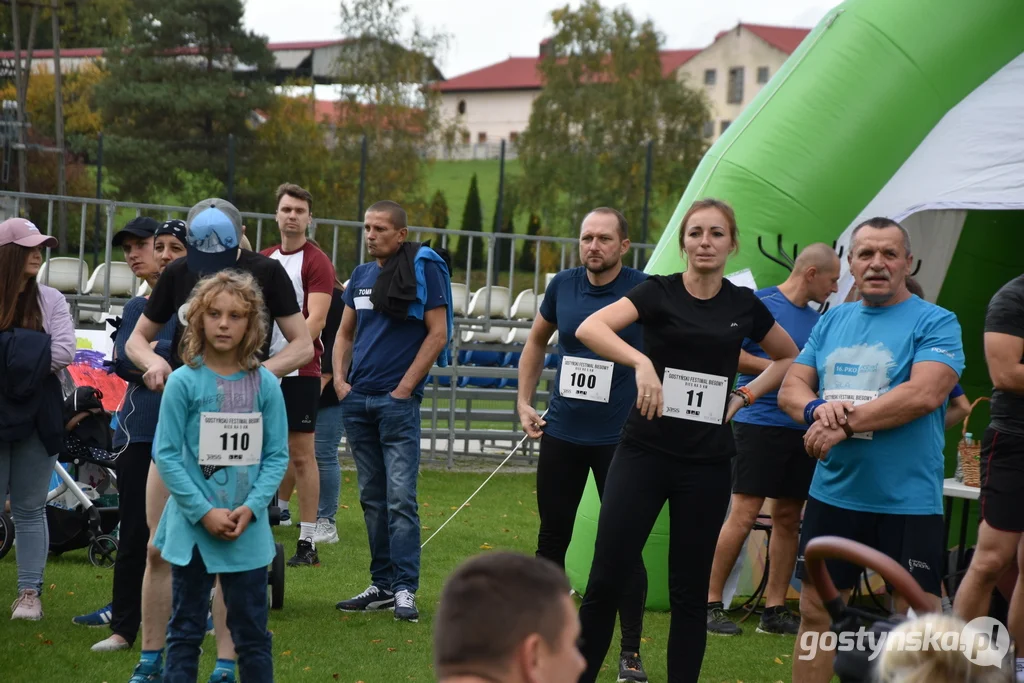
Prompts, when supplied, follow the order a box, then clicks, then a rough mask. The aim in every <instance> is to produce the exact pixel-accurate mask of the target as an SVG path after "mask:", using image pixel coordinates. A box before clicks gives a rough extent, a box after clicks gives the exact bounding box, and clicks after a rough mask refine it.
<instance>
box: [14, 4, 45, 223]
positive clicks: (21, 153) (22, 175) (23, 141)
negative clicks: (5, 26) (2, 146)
mask: <svg viewBox="0 0 1024 683" xmlns="http://www.w3.org/2000/svg"><path fill="white" fill-rule="evenodd" d="M10 4H11V24H12V28H13V29H14V82H15V89H16V90H17V92H18V98H17V99H18V112H17V113H18V143H19V144H18V191H19V192H26V191H27V190H28V147H27V145H28V130H27V125H28V124H27V123H26V121H25V105H26V102H27V100H28V79H29V76H30V75H31V73H32V47H33V44H34V43H35V37H36V24H38V23H39V5H36V4H33V5H32V19H31V21H30V22H29V28H28V46H27V49H26V50H25V63H24V64H22V63H21V56H22V52H21V22H20V21H19V17H18V0H10ZM19 203H20V202H19Z"/></svg>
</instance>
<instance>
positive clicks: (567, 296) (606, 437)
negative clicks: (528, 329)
mask: <svg viewBox="0 0 1024 683" xmlns="http://www.w3.org/2000/svg"><path fill="white" fill-rule="evenodd" d="M646 278H647V275H645V274H644V273H643V272H642V271H639V270H635V269H633V268H626V267H623V268H622V270H621V271H620V272H619V275H618V277H616V278H615V279H614V280H612V281H611V282H609V283H608V284H606V285H602V286H600V287H595V286H594V285H592V284H591V283H590V280H589V279H587V269H586V268H585V267H583V266H579V267H577V268H571V269H569V270H563V271H561V272H559V273H558V274H557V275H555V277H553V278H551V282H550V283H549V284H548V286H547V289H546V290H545V291H544V301H543V302H542V303H541V306H540V314H541V315H542V316H543V317H544V319H545V320H547V321H548V322H549V323H553V324H555V325H556V326H557V327H558V355H559V365H558V373H557V374H556V376H555V385H554V390H553V391H552V398H551V405H550V408H549V410H548V414H547V416H546V417H545V418H544V419H545V421H546V422H547V425H546V426H545V427H544V432H545V433H546V434H550V435H551V436H553V437H555V438H556V439H562V440H563V441H569V442H570V443H575V444H582V445H586V446H599V445H602V446H603V445H608V444H614V443H618V441H619V432H620V431H621V430H622V424H623V423H624V422H625V421H626V416H627V415H629V409H630V407H631V406H632V405H633V404H634V403H635V402H636V380H635V379H634V376H633V368H629V367H625V366H622V365H618V364H616V365H615V368H614V370H613V371H612V382H611V392H610V395H609V397H608V402H607V403H602V402H598V401H589V400H581V399H576V398H569V397H567V396H561V395H559V393H558V392H559V387H560V386H561V379H562V377H561V376H562V359H563V358H564V357H565V356H573V357H576V358H587V359H595V360H602V359H601V357H600V356H598V355H597V354H596V353H594V352H593V351H591V350H590V349H588V348H587V347H586V346H585V345H584V344H583V343H582V342H581V341H580V340H579V339H577V338H576V328H578V327H579V326H580V323H582V322H583V321H584V320H586V319H587V317H588V316H590V314H591V313H594V312H595V311H598V310H600V309H602V308H604V307H605V306H607V305H608V304H613V303H615V302H616V301H618V300H619V299H621V298H622V297H623V296H624V295H625V294H626V292H628V291H630V290H631V289H633V287H635V286H636V285H638V284H639V283H641V282H643V281H644V280H645V279H646ZM619 336H620V337H622V339H624V340H625V341H626V342H628V343H629V345H630V346H632V347H633V348H636V349H642V346H643V329H642V328H641V327H640V325H638V324H636V323H634V324H632V325H630V326H629V327H627V328H626V329H624V330H622V331H621V332H619Z"/></svg>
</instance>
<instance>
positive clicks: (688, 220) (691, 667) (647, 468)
mask: <svg viewBox="0 0 1024 683" xmlns="http://www.w3.org/2000/svg"><path fill="white" fill-rule="evenodd" d="M679 245H680V249H681V250H682V252H683V253H684V255H685V257H686V261H687V268H686V270H685V271H684V272H682V273H675V274H673V275H652V276H650V277H649V278H648V279H647V280H646V281H644V282H643V283H641V284H639V285H637V286H636V287H635V288H633V289H632V290H630V291H629V293H627V294H626V295H625V296H624V297H623V298H622V299H619V300H618V301H616V302H615V303H613V304H610V305H608V306H606V307H605V308H603V309H601V310H599V311H597V312H596V313H594V314H593V315H591V316H590V317H589V318H587V319H586V320H585V321H583V323H582V324H581V325H580V327H579V329H578V330H577V331H576V336H577V337H578V338H579V339H580V341H582V342H583V343H584V344H586V345H587V346H588V347H589V348H591V349H592V350H593V351H595V352H596V353H598V354H600V355H601V356H602V357H604V358H606V359H607V360H610V361H614V362H615V363H621V364H623V365H626V366H629V367H631V368H633V369H634V370H635V373H636V386H637V398H636V404H635V405H634V407H633V408H632V409H631V412H630V415H629V417H628V418H627V420H626V424H625V426H624V427H623V430H622V436H621V439H620V441H619V445H618V447H617V449H616V452H615V455H614V457H613V458H612V463H611V465H610V467H609V470H608V475H607V480H606V482H605V490H604V498H603V500H602V504H601V514H600V518H599V521H598V529H597V540H596V543H595V549H594V560H593V564H592V565H591V569H590V579H589V581H588V583H587V590H586V596H585V598H584V599H583V604H582V606H581V607H580V622H581V624H582V628H583V647H582V651H583V654H584V656H585V657H586V658H587V671H586V672H585V673H584V675H583V677H582V678H580V681H588V682H591V681H594V680H595V679H596V678H597V675H598V672H599V671H600V669H601V665H602V664H603V662H604V658H605V655H606V653H607V651H608V645H609V642H610V640H611V637H612V631H613V629H614V626H615V612H616V606H617V604H618V598H619V593H620V592H621V591H622V589H623V587H624V586H625V585H626V579H627V576H628V574H629V572H630V571H631V568H632V562H631V561H630V558H633V557H636V558H639V557H640V553H641V551H642V550H643V547H644V545H645V543H646V542H647V538H648V536H649V535H650V533H651V530H652V528H653V527H654V522H655V520H656V519H657V517H658V514H659V513H660V512H661V509H662V507H663V506H664V505H665V502H666V501H667V502H668V504H669V529H670V538H669V596H670V597H669V601H670V605H671V610H672V621H671V626H670V629H669V639H668V643H667V646H668V680H669V681H670V683H677V682H681V681H686V682H691V681H696V680H697V679H698V677H699V675H700V668H701V662H702V661H703V659H704V647H705V642H706V640H707V629H706V621H707V590H708V582H709V580H710V577H711V563H712V560H713V559H714V554H715V544H716V542H717V540H718V532H719V530H720V529H721V526H722V521H723V520H724V519H725V515H726V509H727V507H728V503H729V495H730V478H731V473H730V459H731V458H732V456H733V455H734V454H735V445H734V443H733V436H732V429H731V427H730V425H729V422H730V421H731V420H732V417H733V416H734V415H735V414H736V412H737V411H739V410H740V409H741V408H743V407H745V406H748V405H751V404H752V403H754V401H755V400H756V399H757V398H758V397H759V396H763V395H764V394H765V393H767V392H769V391H773V390H775V389H778V387H779V385H780V384H781V383H782V379H783V377H784V376H785V374H786V371H787V369H788V368H789V366H790V364H791V363H792V362H793V359H794V358H795V357H796V355H797V347H796V344H794V343H793V340H792V339H790V337H789V335H788V334H787V333H786V331H785V330H783V329H782V327H780V326H779V325H778V324H776V322H775V319H774V318H773V317H772V315H771V313H770V312H769V311H768V309H767V308H766V307H765V305H764V304H763V303H761V301H760V299H758V298H757V296H755V294H754V292H753V290H751V289H747V288H745V287H739V286H737V285H734V284H733V283H732V282H730V281H729V280H727V279H725V277H724V273H725V263H726V260H727V258H728V256H729V254H730V253H731V252H733V251H735V250H736V249H737V248H738V246H739V243H738V241H737V229H736V218H735V215H734V214H733V211H732V208H731V207H730V206H729V205H728V204H726V203H725V202H722V201H719V200H716V199H703V200H700V201H697V202H694V204H693V205H692V206H691V207H690V209H689V210H688V211H687V212H686V214H685V215H684V216H683V220H682V223H681V227H680V233H679ZM634 322H639V323H640V324H641V325H642V326H643V352H640V351H638V350H637V349H635V348H633V347H632V346H630V345H629V344H627V343H626V342H625V341H623V340H622V339H621V338H620V337H619V336H618V334H617V332H618V331H619V330H621V329H623V328H625V327H626V326H628V325H631V324H633V323H634ZM744 338H749V339H751V340H753V341H755V342H757V343H759V344H760V345H761V347H762V348H763V349H764V350H765V352H766V353H767V354H768V356H769V357H770V358H771V359H772V361H773V362H772V364H771V365H769V366H768V368H767V369H766V370H765V371H764V372H763V373H761V374H760V375H759V376H758V378H757V379H756V380H754V381H753V382H751V383H750V384H748V385H747V386H745V387H743V388H741V389H738V390H735V391H732V387H733V384H734V380H735V377H736V370H737V366H738V364H739V356H740V346H741V345H742V344H743V340H744Z"/></svg>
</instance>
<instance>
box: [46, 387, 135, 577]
mask: <svg viewBox="0 0 1024 683" xmlns="http://www.w3.org/2000/svg"><path fill="white" fill-rule="evenodd" d="M102 398H103V394H102V393H101V392H100V391H99V390H97V389H95V388H93V387H88V386H85V387H77V388H76V389H75V390H74V391H73V392H72V393H71V394H70V395H69V396H68V397H67V398H66V399H64V429H65V432H66V433H65V436H64V448H63V450H62V451H61V453H60V455H58V457H57V463H56V464H55V465H54V467H53V469H54V472H55V473H56V474H57V477H59V479H60V484H59V485H58V486H57V487H56V488H54V489H53V490H52V491H50V493H49V495H48V496H47V498H46V502H47V506H46V523H47V527H48V528H49V531H50V546H49V547H50V552H52V553H54V554H56V555H60V554H61V553H65V552H68V551H69V550H78V549H79V548H88V549H89V561H90V562H92V564H93V565H95V566H97V567H106V568H109V567H112V566H114V556H115V555H116V554H117V539H116V538H114V537H113V536H112V535H111V533H112V532H113V531H114V529H115V528H116V527H117V524H118V521H119V516H118V508H117V506H113V507H98V506H97V505H95V504H94V503H93V501H92V499H90V497H89V496H87V495H86V494H85V492H84V491H82V488H81V487H80V486H79V485H78V482H77V481H76V480H75V477H73V476H72V474H71V472H69V471H68V470H67V469H65V468H64V466H63V465H62V464H61V463H67V464H69V465H70V466H71V467H70V469H71V470H72V471H74V472H78V470H79V469H80V468H81V467H82V466H83V465H85V464H92V465H95V466H97V467H99V468H100V469H101V471H102V472H103V473H104V477H105V478H107V479H108V480H109V481H110V482H113V483H116V481H117V475H116V474H114V471H113V468H114V465H115V464H116V462H117V455H116V454H115V453H114V452H113V450H114V449H113V443H112V441H113V437H112V435H111V431H110V419H111V416H110V413H108V412H107V411H106V410H104V409H103V404H102V403H101V399H102ZM69 498H70V500H71V501H72V503H73V504H72V505H65V506H62V505H60V504H59V503H60V501H67V500H69Z"/></svg>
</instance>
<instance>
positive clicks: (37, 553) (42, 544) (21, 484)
mask: <svg viewBox="0 0 1024 683" xmlns="http://www.w3.org/2000/svg"><path fill="white" fill-rule="evenodd" d="M56 461H57V456H56V455H48V454H47V453H46V447H45V446H44V445H43V442H42V441H41V440H40V439H39V433H38V432H36V431H33V432H32V433H31V434H30V435H29V436H28V437H26V438H24V439H21V440H20V441H0V510H3V506H4V501H5V500H7V490H8V489H10V492H11V517H13V518H14V527H15V529H16V531H17V542H18V590H19V591H23V590H26V589H29V588H30V589H32V590H34V591H38V592H39V594H40V595H42V592H43V570H44V569H46V555H47V552H48V549H49V545H50V532H49V529H48V528H47V526H46V495H47V494H48V493H49V492H50V475H51V474H53V464H54V463H55V462H56Z"/></svg>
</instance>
